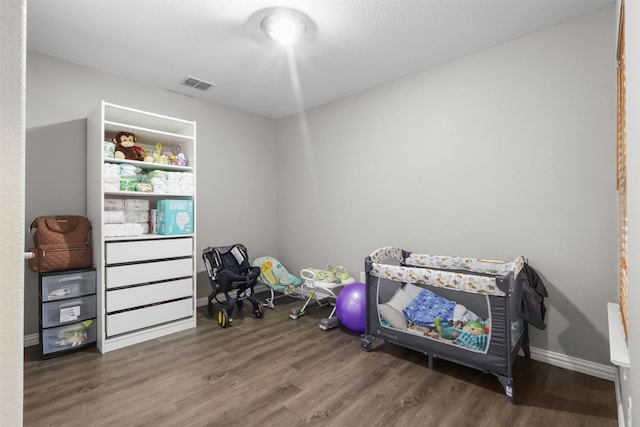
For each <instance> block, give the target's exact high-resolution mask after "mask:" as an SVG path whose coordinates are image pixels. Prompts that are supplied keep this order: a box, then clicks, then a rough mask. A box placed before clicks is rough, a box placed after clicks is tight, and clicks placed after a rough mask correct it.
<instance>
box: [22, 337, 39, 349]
mask: <svg viewBox="0 0 640 427" xmlns="http://www.w3.org/2000/svg"><path fill="white" fill-rule="evenodd" d="M38 344H40V336H39V334H31V335H25V336H24V346H25V347H31V346H32V345H38Z"/></svg>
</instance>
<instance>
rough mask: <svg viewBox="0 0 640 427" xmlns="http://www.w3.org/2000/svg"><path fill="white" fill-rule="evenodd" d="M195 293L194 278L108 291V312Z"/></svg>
mask: <svg viewBox="0 0 640 427" xmlns="http://www.w3.org/2000/svg"><path fill="white" fill-rule="evenodd" d="M192 295H193V279H192V278H191V277H190V278H188V279H179V280H172V281H170V282H161V283H154V284H151V285H143V286H135V287H133V288H124V289H115V290H113V291H107V313H111V312H114V311H118V310H124V309H127V308H131V307H140V306H143V305H147V304H155V303H157V302H162V301H170V300H173V299H178V298H183V297H188V296H192Z"/></svg>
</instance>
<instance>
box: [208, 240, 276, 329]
mask: <svg viewBox="0 0 640 427" xmlns="http://www.w3.org/2000/svg"><path fill="white" fill-rule="evenodd" d="M202 259H203V260H204V265H205V267H206V268H207V274H208V275H209V281H210V282H211V287H212V288H213V291H212V292H211V294H210V295H209V298H208V301H207V310H208V312H209V315H210V316H213V315H214V313H215V308H214V305H213V302H212V301H213V300H214V299H215V300H216V302H217V303H218V304H223V302H222V301H220V300H219V299H218V295H219V294H220V293H222V294H224V296H225V298H226V305H225V306H224V308H221V309H219V310H218V324H219V325H220V326H221V327H223V328H226V327H227V326H228V325H230V324H232V323H233V317H231V316H232V314H233V308H234V306H235V305H237V306H238V308H239V309H240V308H242V305H243V300H245V299H247V300H249V302H251V305H252V306H253V314H254V315H255V316H256V317H257V318H258V319H260V318H262V316H263V314H264V307H263V306H262V304H261V303H260V302H259V301H258V300H256V297H255V295H254V292H253V288H254V286H255V285H256V282H257V280H258V276H259V275H260V268H259V267H252V266H251V264H249V256H248V254H247V248H246V247H245V246H244V245H242V244H239V243H236V244H235V245H231V246H218V247H208V248H206V249H205V250H204V251H202ZM233 290H236V297H235V298H232V297H231V295H230V294H229V293H230V292H231V291H233Z"/></svg>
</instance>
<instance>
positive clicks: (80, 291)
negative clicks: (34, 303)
mask: <svg viewBox="0 0 640 427" xmlns="http://www.w3.org/2000/svg"><path fill="white" fill-rule="evenodd" d="M40 292H41V294H40V295H41V297H42V302H47V301H55V300H60V299H67V298H76V297H81V296H84V295H91V294H95V293H96V272H95V270H75V271H65V272H63V273H59V274H48V275H43V276H42V283H41V290H40Z"/></svg>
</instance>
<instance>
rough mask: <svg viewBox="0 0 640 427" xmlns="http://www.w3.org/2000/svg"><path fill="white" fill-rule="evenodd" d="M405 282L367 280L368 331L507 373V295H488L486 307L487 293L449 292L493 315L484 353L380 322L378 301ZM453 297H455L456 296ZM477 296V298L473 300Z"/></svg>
mask: <svg viewBox="0 0 640 427" xmlns="http://www.w3.org/2000/svg"><path fill="white" fill-rule="evenodd" d="M402 285H403V283H401V282H397V281H394V280H390V279H387V278H380V277H377V276H373V275H370V276H369V278H368V280H367V310H366V312H367V324H366V328H365V329H366V331H365V334H367V335H373V336H376V337H380V338H382V339H384V340H385V341H388V342H391V343H394V344H398V345H402V346H404V347H407V348H410V349H413V350H416V351H420V352H422V353H425V354H427V355H431V356H435V357H439V358H443V359H447V360H451V361H454V362H457V363H460V364H464V365H467V366H471V367H475V368H478V369H482V370H487V371H491V372H494V373H497V374H501V375H508V369H509V366H508V363H509V362H508V359H509V357H508V355H509V341H510V339H509V331H508V328H510V322H509V315H508V312H507V297H499V296H489V297H488V301H489V307H488V309H487V303H486V301H487V300H486V298H487V296H486V295H479V294H469V293H465V292H459V291H449V292H448V293H447V295H446V297H447V298H451V295H456V296H457V297H458V299H459V300H460V301H462V302H461V303H463V302H464V303H466V304H469V305H470V306H472V307H473V308H475V309H476V310H478V311H479V313H477V314H478V315H482V316H484V317H486V316H488V317H490V318H491V340H490V342H489V347H488V349H487V353H481V352H476V351H471V350H467V349H465V348H463V347H459V346H455V345H450V344H446V343H443V342H440V341H438V340H434V339H430V338H425V337H422V336H418V335H414V334H411V333H407V332H403V331H401V330H397V329H394V328H389V327H385V326H383V325H382V324H381V323H380V317H379V315H378V307H377V305H378V304H381V303H384V302H387V301H389V300H390V299H391V297H393V295H394V294H395V292H396V290H397V289H398V288H400V287H401V286H402ZM426 287H427V288H429V289H430V290H432V291H433V292H435V293H439V291H441V289H438V288H434V287H428V286H426ZM462 294H465V296H464V297H462ZM469 298H471V300H470V299H469ZM453 299H454V300H455V297H454V298H453ZM474 299H475V302H472V300H474ZM483 305H484V307H485V308H484V309H481V308H480V307H482V306H483Z"/></svg>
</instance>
